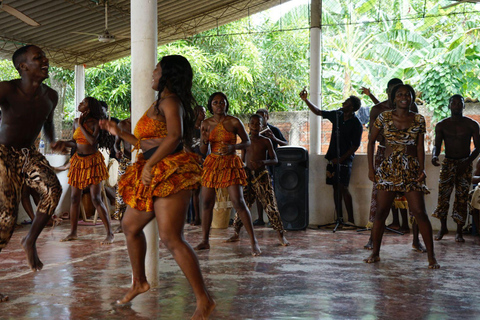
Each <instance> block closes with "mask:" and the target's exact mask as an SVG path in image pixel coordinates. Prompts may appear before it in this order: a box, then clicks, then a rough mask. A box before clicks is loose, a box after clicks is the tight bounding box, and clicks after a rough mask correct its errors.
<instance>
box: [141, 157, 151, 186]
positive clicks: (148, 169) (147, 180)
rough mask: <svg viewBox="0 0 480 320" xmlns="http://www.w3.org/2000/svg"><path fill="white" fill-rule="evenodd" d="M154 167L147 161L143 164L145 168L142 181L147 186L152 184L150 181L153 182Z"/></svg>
mask: <svg viewBox="0 0 480 320" xmlns="http://www.w3.org/2000/svg"><path fill="white" fill-rule="evenodd" d="M152 177H153V175H152V167H151V166H150V165H149V164H148V162H147V163H145V165H144V166H143V170H142V183H143V184H144V185H146V186H148V185H149V184H150V182H152Z"/></svg>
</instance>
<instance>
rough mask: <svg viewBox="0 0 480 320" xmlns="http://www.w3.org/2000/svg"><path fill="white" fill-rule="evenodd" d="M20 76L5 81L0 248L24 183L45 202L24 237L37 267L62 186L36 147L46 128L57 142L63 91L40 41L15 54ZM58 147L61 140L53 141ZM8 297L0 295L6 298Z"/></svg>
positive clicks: (1, 93) (1, 87) (0, 96)
mask: <svg viewBox="0 0 480 320" xmlns="http://www.w3.org/2000/svg"><path fill="white" fill-rule="evenodd" d="M12 60H13V64H14V65H15V68H16V69H17V70H18V73H19V74H20V79H15V80H11V81H3V82H0V107H1V109H2V116H3V117H2V125H1V126H0V179H1V181H2V184H1V186H0V250H2V249H3V248H4V247H5V246H6V245H7V243H8V242H9V240H10V238H11V237H12V234H13V230H14V228H15V221H16V219H17V215H18V205H19V202H20V200H21V191H22V185H23V184H24V183H25V184H26V185H27V186H28V187H30V188H32V189H34V190H35V191H37V192H38V193H39V194H40V202H39V205H38V208H37V213H36V215H35V219H34V220H33V223H32V226H31V228H30V231H29V232H28V234H27V236H26V237H25V238H23V239H22V247H23V249H24V250H25V253H26V254H27V262H28V265H29V266H30V268H31V269H32V270H33V271H38V270H41V269H42V267H43V263H42V262H41V261H40V259H39V258H38V255H37V249H36V241H37V238H38V236H39V235H40V233H41V232H42V230H43V228H44V227H45V225H46V224H47V222H48V220H49V219H50V217H51V215H52V214H53V212H54V211H55V208H56V207H57V204H58V201H59V199H60V196H61V193H62V187H61V185H60V182H59V181H58V179H57V176H56V175H55V172H54V171H53V169H52V168H51V167H50V165H49V164H48V162H47V160H46V159H45V157H44V156H43V155H42V154H41V153H40V152H38V151H37V150H36V149H35V147H34V142H35V139H36V138H37V136H38V134H39V133H40V131H41V130H42V128H43V130H44V133H45V137H46V138H47V140H48V141H49V142H54V141H55V133H54V125H53V112H54V110H55V107H56V105H57V101H58V95H57V93H56V92H55V91H54V90H53V89H51V88H49V87H48V86H46V85H44V84H42V82H43V80H45V79H46V78H48V67H49V65H48V59H47V57H46V56H45V53H44V52H43V51H42V50H41V49H40V48H38V47H37V46H32V45H30V46H25V47H22V48H20V49H18V50H17V51H15V53H14V54H13V58H12ZM52 148H53V149H56V144H55V143H53V144H52ZM4 299H5V296H1V295H0V300H4Z"/></svg>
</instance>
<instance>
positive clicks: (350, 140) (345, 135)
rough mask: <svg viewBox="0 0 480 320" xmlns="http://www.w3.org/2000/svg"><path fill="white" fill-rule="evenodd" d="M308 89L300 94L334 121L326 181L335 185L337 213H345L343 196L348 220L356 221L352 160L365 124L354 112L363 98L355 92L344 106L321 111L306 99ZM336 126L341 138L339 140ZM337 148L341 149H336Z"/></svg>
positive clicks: (319, 113) (328, 152) (310, 106)
mask: <svg viewBox="0 0 480 320" xmlns="http://www.w3.org/2000/svg"><path fill="white" fill-rule="evenodd" d="M307 96H308V93H307V91H306V90H303V91H302V92H300V98H301V99H302V100H303V101H305V102H306V104H307V106H308V108H309V109H310V110H311V111H312V112H313V113H314V114H316V115H318V116H321V117H323V118H325V119H328V120H330V122H332V135H331V137H330V145H329V147H328V151H327V154H326V155H325V159H327V160H328V165H327V184H329V185H332V186H333V195H334V199H336V201H335V209H336V211H337V215H338V216H339V217H342V208H341V203H342V201H341V200H342V197H343V200H344V202H345V208H346V209H347V213H348V221H349V222H350V223H352V224H354V220H353V204H352V196H351V194H350V192H349V191H348V184H349V182H350V175H351V173H352V161H353V158H354V157H355V151H357V149H358V147H359V146H360V141H361V139H362V132H363V127H362V124H361V123H360V120H358V118H357V117H356V116H355V112H356V111H357V110H358V109H360V107H361V104H362V103H361V101H360V99H359V98H358V97H356V96H350V97H349V98H348V99H347V100H345V101H344V102H343V104H342V108H341V109H339V110H333V111H322V110H320V109H319V108H318V107H317V106H315V105H314V104H313V103H311V102H310V101H309V100H308V99H307ZM337 128H338V131H339V132H338V141H339V143H338V144H337ZM337 149H338V151H339V152H337ZM337 163H338V164H339V166H340V174H339V175H338V176H337V174H336V173H337Z"/></svg>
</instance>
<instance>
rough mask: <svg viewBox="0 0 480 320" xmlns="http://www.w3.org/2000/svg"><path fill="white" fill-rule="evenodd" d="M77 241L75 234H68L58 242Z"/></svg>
mask: <svg viewBox="0 0 480 320" xmlns="http://www.w3.org/2000/svg"><path fill="white" fill-rule="evenodd" d="M77 239H78V237H77V234H72V233H70V234H69V235H68V236H66V237H65V238H63V239H62V240H60V242H66V241H73V240H77Z"/></svg>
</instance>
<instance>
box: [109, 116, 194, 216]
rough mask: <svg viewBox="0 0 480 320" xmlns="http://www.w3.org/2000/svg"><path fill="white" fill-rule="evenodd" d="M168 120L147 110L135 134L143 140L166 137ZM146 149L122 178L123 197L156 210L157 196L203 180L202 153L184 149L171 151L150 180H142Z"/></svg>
mask: <svg viewBox="0 0 480 320" xmlns="http://www.w3.org/2000/svg"><path fill="white" fill-rule="evenodd" d="M167 133H168V132H167V124H166V123H165V122H163V121H160V120H155V119H151V118H149V117H148V116H147V112H145V114H144V115H143V116H142V117H141V118H140V119H139V120H138V122H137V125H136V126H135V130H134V135H135V137H136V138H137V139H138V141H139V142H138V143H137V145H136V147H137V146H139V144H140V140H146V139H152V138H164V137H166V136H167ZM146 162H147V160H145V158H144V156H143V154H142V153H140V154H138V155H137V159H136V162H135V163H133V164H132V165H131V166H129V167H128V168H127V170H126V171H125V174H124V175H123V176H122V177H121V178H120V180H119V182H118V192H119V193H120V195H121V196H122V198H123V201H124V202H125V203H126V204H127V205H129V206H130V207H132V208H135V209H137V210H140V211H147V212H149V211H153V198H155V197H159V198H165V197H168V196H169V195H172V194H174V193H177V192H179V191H181V190H191V189H196V188H197V187H198V185H199V182H200V174H201V168H200V165H199V159H198V155H196V154H194V153H192V152H185V151H184V150H182V151H180V152H177V153H173V154H169V155H167V156H166V157H165V158H163V159H162V160H160V161H159V162H157V163H156V164H155V165H154V167H153V169H152V175H153V178H152V181H151V182H150V184H149V185H148V186H147V185H144V184H143V183H142V180H141V177H142V170H143V167H144V166H145V163H146Z"/></svg>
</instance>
